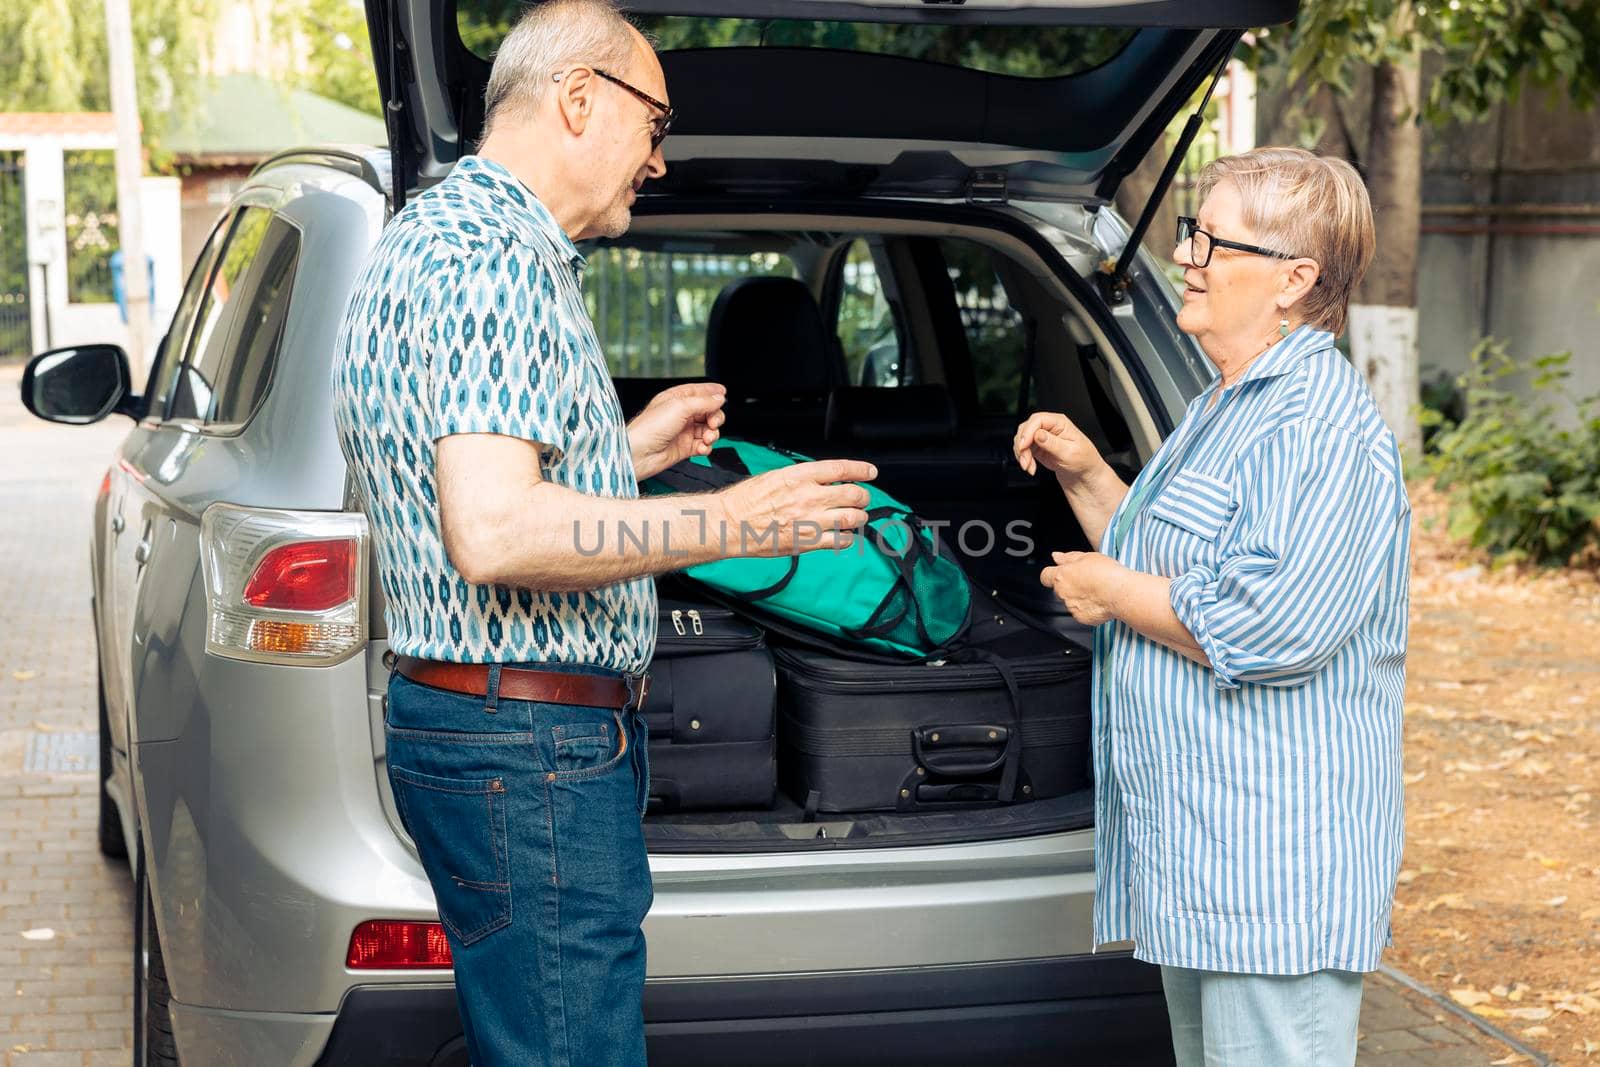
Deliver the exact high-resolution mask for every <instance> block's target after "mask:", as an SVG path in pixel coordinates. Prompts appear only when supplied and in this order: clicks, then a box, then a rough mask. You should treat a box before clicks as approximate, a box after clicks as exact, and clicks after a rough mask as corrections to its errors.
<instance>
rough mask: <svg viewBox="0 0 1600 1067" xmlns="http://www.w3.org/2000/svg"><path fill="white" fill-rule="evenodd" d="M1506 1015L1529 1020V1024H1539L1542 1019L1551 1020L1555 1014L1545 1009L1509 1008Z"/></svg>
mask: <svg viewBox="0 0 1600 1067" xmlns="http://www.w3.org/2000/svg"><path fill="white" fill-rule="evenodd" d="M1506 1014H1507V1015H1509V1016H1511V1017H1512V1018H1513V1019H1527V1020H1528V1021H1529V1022H1539V1021H1540V1020H1542V1019H1548V1018H1550V1017H1551V1016H1552V1015H1554V1014H1555V1012H1553V1011H1551V1010H1550V1009H1549V1008H1545V1007H1531V1008H1507V1009H1506Z"/></svg>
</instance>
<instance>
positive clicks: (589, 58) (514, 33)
mask: <svg viewBox="0 0 1600 1067" xmlns="http://www.w3.org/2000/svg"><path fill="white" fill-rule="evenodd" d="M635 40H636V39H635V38H634V36H633V34H632V32H631V25H630V23H629V22H628V20H627V18H626V17H624V16H623V14H622V12H621V11H620V10H619V9H618V7H617V3H616V0H545V2H544V3H540V4H536V5H534V6H533V7H530V8H529V9H528V10H527V11H526V12H524V13H523V15H522V17H520V18H519V19H517V22H516V25H514V26H512V27H511V32H510V33H507V34H506V36H505V40H503V41H502V42H500V47H499V49H498V50H496V52H495V54H494V66H493V68H492V69H491V70H490V72H489V86H488V88H487V89H486V90H485V91H484V94H483V105H484V108H483V125H484V129H485V130H488V129H489V128H490V127H492V126H493V125H494V121H495V117H496V116H497V115H500V114H522V115H528V114H532V113H533V109H534V108H536V107H538V106H539V101H540V100H542V99H543V98H544V94H545V91H546V90H547V89H548V88H549V87H550V86H551V85H552V84H554V82H553V81H552V78H553V76H554V75H555V73H556V72H557V71H559V70H561V69H562V68H564V67H567V66H570V65H572V64H574V63H586V64H592V65H594V66H596V67H600V68H601V69H603V70H613V71H615V70H621V69H625V68H626V67H627V66H628V63H629V61H630V60H631V59H632V58H633V51H634V48H635V47H636V44H635Z"/></svg>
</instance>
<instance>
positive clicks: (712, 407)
mask: <svg viewBox="0 0 1600 1067" xmlns="http://www.w3.org/2000/svg"><path fill="white" fill-rule="evenodd" d="M727 395H728V393H727V390H726V389H725V388H723V387H722V386H721V385H718V384H717V383H716V382H690V383H688V384H687V385H676V386H673V387H672V388H671V389H664V390H662V391H661V392H659V393H657V394H656V395H655V396H654V397H652V398H651V400H650V403H649V404H648V405H646V407H645V409H644V410H643V411H641V412H639V414H637V415H635V416H634V417H633V421H632V422H630V423H628V447H629V449H630V450H631V451H632V452H633V471H634V475H635V477H637V478H638V479H639V481H641V482H642V481H644V480H645V479H646V478H650V477H654V476H655V475H657V474H660V473H661V472H662V471H664V470H666V469H667V468H668V467H670V466H672V465H673V464H674V463H678V462H681V461H683V460H686V459H688V458H689V457H690V456H705V455H709V454H710V453H711V446H712V445H714V444H716V443H717V438H718V437H720V436H722V433H721V429H720V427H721V426H722V424H723V422H724V421H725V420H726V419H727V416H726V415H724V414H723V412H722V402H723V401H724V400H725V399H726V398H727Z"/></svg>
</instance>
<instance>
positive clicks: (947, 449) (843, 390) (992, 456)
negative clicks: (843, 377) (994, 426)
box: [818, 385, 1005, 517]
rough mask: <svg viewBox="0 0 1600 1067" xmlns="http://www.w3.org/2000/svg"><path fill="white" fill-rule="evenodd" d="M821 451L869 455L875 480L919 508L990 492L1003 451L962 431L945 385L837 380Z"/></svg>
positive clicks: (995, 488)
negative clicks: (888, 384)
mask: <svg viewBox="0 0 1600 1067" xmlns="http://www.w3.org/2000/svg"><path fill="white" fill-rule="evenodd" d="M823 425H824V440H823V446H822V448H821V449H819V450H818V452H819V454H821V455H827V456H835V457H840V456H848V457H851V458H859V459H866V460H871V461H872V462H873V463H876V464H877V466H878V483H879V484H880V485H882V486H883V488H884V489H885V490H886V491H888V492H889V493H892V494H894V495H895V496H898V497H900V498H901V499H903V500H904V501H905V502H906V503H908V504H910V505H911V506H912V507H914V508H917V509H918V510H919V511H925V512H926V513H928V514H930V515H934V516H936V517H943V515H942V514H941V513H942V512H944V511H947V510H950V509H948V508H944V507H938V506H937V504H938V502H941V501H955V500H971V499H978V498H983V497H987V496H992V495H994V494H996V493H998V492H1000V491H1001V490H1002V488H1003V484H1004V478H1005V469H1004V460H1005V453H1004V450H1003V449H1002V448H1001V447H999V446H998V445H997V444H996V443H994V442H983V441H976V440H973V439H971V438H970V437H967V436H965V435H964V434H963V433H962V430H961V426H960V421H959V418H958V416H957V414H956V406H955V403H954V401H953V400H952V399H951V396H950V393H949V391H948V390H947V389H946V388H945V387H944V386H943V385H907V386H899V387H891V388H875V387H869V386H841V387H839V388H836V389H834V390H833V391H832V392H831V393H830V394H829V396H828V405H827V411H826V415H825V418H824V423H823Z"/></svg>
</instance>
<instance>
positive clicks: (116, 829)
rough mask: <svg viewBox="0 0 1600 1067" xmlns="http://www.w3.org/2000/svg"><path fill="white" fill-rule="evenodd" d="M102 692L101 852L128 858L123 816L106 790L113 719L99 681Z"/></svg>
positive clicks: (112, 857)
mask: <svg viewBox="0 0 1600 1067" xmlns="http://www.w3.org/2000/svg"><path fill="white" fill-rule="evenodd" d="M96 688H97V689H98V690H99V693H100V825H99V827H98V832H99V837H100V854H101V855H102V856H106V857H108V858H110V859H114V860H121V859H127V858H128V842H127V841H125V840H123V837H122V816H121V815H119V814H118V813H117V802H116V801H114V800H112V799H111V794H110V793H108V792H107V791H106V783H107V782H109V781H110V780H111V719H110V717H109V716H108V715H107V714H106V686H105V682H101V683H99V685H98V686H96Z"/></svg>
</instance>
